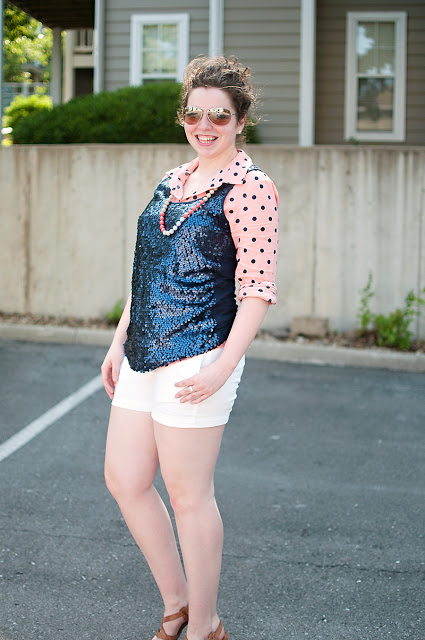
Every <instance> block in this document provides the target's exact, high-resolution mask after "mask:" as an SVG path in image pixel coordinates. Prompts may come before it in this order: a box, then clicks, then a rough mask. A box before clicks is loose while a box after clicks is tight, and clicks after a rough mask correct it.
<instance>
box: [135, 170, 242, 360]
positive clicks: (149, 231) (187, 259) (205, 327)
mask: <svg viewBox="0 0 425 640" xmlns="http://www.w3.org/2000/svg"><path fill="white" fill-rule="evenodd" d="M169 181H170V178H169V177H167V178H165V179H164V180H163V181H162V182H161V183H160V184H159V186H158V187H157V189H156V191H155V194H154V197H153V199H152V200H151V202H150V203H149V204H148V205H147V207H146V209H145V210H144V211H143V213H142V214H141V215H140V217H139V220H138V229H137V241H136V248H135V253H134V263H133V276H132V302H131V312H130V323H129V326H128V329H127V341H126V343H125V353H126V356H127V358H128V361H129V364H130V366H131V368H132V369H133V370H135V371H152V370H154V369H156V368H158V367H161V366H164V365H167V364H170V363H171V362H175V361H177V360H182V359H184V358H190V357H192V356H195V355H199V354H201V353H205V352H206V351H209V350H211V349H214V348H215V347H217V346H219V345H220V344H222V343H223V342H224V341H225V340H226V338H227V336H228V334H229V332H230V329H231V327H232V324H233V320H234V317H235V315H236V309H237V307H236V300H235V270H236V248H235V244H234V242H233V239H232V235H231V232H230V228H229V223H228V221H227V219H226V216H225V215H224V212H223V202H224V199H225V198H226V196H227V194H228V193H229V192H230V190H231V189H232V188H233V185H232V184H223V185H222V186H220V187H219V188H218V189H217V191H216V192H215V193H214V195H213V196H212V197H211V198H210V199H209V200H208V201H207V202H205V204H203V205H202V207H201V208H200V209H199V210H198V211H197V212H196V213H195V214H193V215H191V216H189V218H187V219H186V220H185V221H184V222H183V224H182V225H181V226H180V227H179V228H178V230H177V231H176V232H175V233H174V234H173V235H172V236H167V237H164V236H163V235H162V233H161V230H160V228H159V214H160V211H161V209H162V206H163V204H164V201H165V200H166V198H167V197H168V196H169V194H170V187H169ZM193 204H194V201H193V200H192V201H190V202H171V203H170V204H169V205H168V208H167V211H166V216H165V226H166V228H167V229H170V227H172V226H173V225H174V224H175V223H176V221H177V220H178V219H179V218H180V217H181V216H182V215H183V214H184V213H186V212H187V211H189V209H191V208H192V207H193Z"/></svg>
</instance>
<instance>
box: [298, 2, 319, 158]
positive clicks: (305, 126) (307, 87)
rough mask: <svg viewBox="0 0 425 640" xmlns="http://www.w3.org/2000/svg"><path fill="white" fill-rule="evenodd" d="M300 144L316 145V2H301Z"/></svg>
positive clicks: (306, 145)
mask: <svg viewBox="0 0 425 640" xmlns="http://www.w3.org/2000/svg"><path fill="white" fill-rule="evenodd" d="M300 40H301V41H300V98H299V114H298V123H299V124H298V144H299V145H300V146H301V147H309V146H311V145H313V144H314V130H315V76H316V73H315V72H316V0H301V39H300Z"/></svg>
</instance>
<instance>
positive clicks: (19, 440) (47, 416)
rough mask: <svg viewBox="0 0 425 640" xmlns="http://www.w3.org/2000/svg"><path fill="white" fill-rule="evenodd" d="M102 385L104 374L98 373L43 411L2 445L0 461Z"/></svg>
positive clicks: (0, 446)
mask: <svg viewBox="0 0 425 640" xmlns="http://www.w3.org/2000/svg"><path fill="white" fill-rule="evenodd" d="M101 387H102V376H101V375H98V376H96V377H95V378H93V380H90V382H87V384H85V385H84V386H83V387H81V389H78V390H77V391H75V392H74V393H71V395H69V396H68V397H67V398H64V400H61V401H60V402H58V404H56V405H55V406H54V407H52V408H51V409H49V410H48V411H46V413H43V415H42V416H40V417H39V418H37V419H36V420H33V421H32V422H30V423H29V424H28V425H27V426H26V427H24V428H23V429H21V430H20V431H18V433H15V435H14V436H12V437H11V438H9V440H6V442H4V443H3V444H1V445H0V462H1V461H2V460H4V459H5V458H7V457H8V456H10V455H12V453H14V452H15V451H17V450H18V449H20V448H21V447H23V446H24V445H25V444H27V443H28V442H29V441H30V440H32V439H33V438H35V436H38V434H39V433H41V432H42V431H44V429H47V427H50V425H51V424H53V423H54V422H56V420H59V418H62V416H64V415H65V414H67V413H68V412H69V411H71V409H73V408H74V407H76V406H77V405H79V404H80V403H81V402H83V400H85V399H86V398H88V397H90V396H91V395H92V394H93V393H95V392H96V391H98V390H99V389H100V388H101Z"/></svg>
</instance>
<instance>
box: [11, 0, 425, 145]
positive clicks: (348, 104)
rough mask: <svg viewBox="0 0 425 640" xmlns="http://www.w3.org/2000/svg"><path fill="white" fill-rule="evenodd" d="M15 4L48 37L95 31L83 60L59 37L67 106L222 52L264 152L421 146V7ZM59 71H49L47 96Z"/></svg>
mask: <svg viewBox="0 0 425 640" xmlns="http://www.w3.org/2000/svg"><path fill="white" fill-rule="evenodd" d="M14 4H15V5H16V6H18V7H19V8H21V9H23V10H25V11H27V12H28V13H30V14H31V15H33V16H34V17H36V18H37V19H39V20H41V21H42V22H44V23H45V24H47V25H48V26H52V27H54V28H55V30H56V32H58V30H59V32H60V30H61V29H62V30H69V29H78V30H80V31H79V33H81V29H90V28H91V27H92V28H94V33H95V38H94V50H93V53H91V51H90V43H88V44H87V43H86V44H85V45H83V49H84V46H85V47H86V50H85V51H81V46H82V45H81V38H76V36H75V35H73V34H69V39H68V49H67V60H66V62H65V80H66V81H65V98H66V99H68V98H69V97H71V96H72V95H75V94H78V93H79V92H84V91H91V87H92V85H91V82H93V90H94V91H95V92H99V91H102V90H106V91H113V90H115V89H118V88H120V87H124V86H126V85H129V84H133V85H137V84H141V83H146V82H158V81H161V80H164V79H167V80H175V81H179V80H181V78H182V73H183V70H184V67H185V65H186V64H187V62H188V61H189V60H190V59H192V58H193V57H195V56H197V55H199V54H208V53H210V54H216V53H222V52H224V53H225V54H226V55H231V54H234V55H236V56H237V57H238V58H239V59H240V60H241V61H242V62H243V63H245V64H247V65H248V66H250V67H251V68H252V69H253V71H254V81H255V83H256V85H257V86H258V87H259V88H260V91H261V103H260V108H259V110H258V114H259V115H260V117H261V121H260V124H259V132H260V137H261V141H262V142H264V143H271V144H273V143H280V144H299V145H302V146H308V145H312V144H343V143H346V142H353V143H357V142H363V143H389V144H399V145H424V144H425V3H424V2H423V0H385V1H384V0H370V1H369V2H365V1H364V0H263V1H262V2H258V0H196V2H195V1H194V0H181V2H179V3H176V2H175V1H173V0H160V1H158V0H107V1H106V0H78V2H76V1H75V0H63V1H62V2H61V3H51V2H47V0H15V2H14ZM57 39H58V38H57V36H56V41H57ZM73 43H77V44H76V45H75V46H74V44H73ZM78 47H79V48H80V51H78V50H77V49H78ZM79 53H80V54H81V53H83V55H84V56H85V59H84V60H83V57H82V56H81V55H80V56H79V55H78V54H79ZM58 55H59V56H60V47H59V46H57V47H56V58H57V56H58ZM91 65H93V80H91ZM55 69H56V71H55ZM82 70H84V71H82ZM59 71H60V65H58V63H57V62H56V64H53V76H54V77H53V80H54V84H56V86H58V82H59V80H58V77H59V76H58V73H59ZM55 78H56V80H55ZM82 82H84V83H85V88H84V87H83V88H81V87H82V84H81V83H82Z"/></svg>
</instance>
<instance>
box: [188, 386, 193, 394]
mask: <svg viewBox="0 0 425 640" xmlns="http://www.w3.org/2000/svg"><path fill="white" fill-rule="evenodd" d="M189 391H190V393H193V387H192V385H190V387H189Z"/></svg>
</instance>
